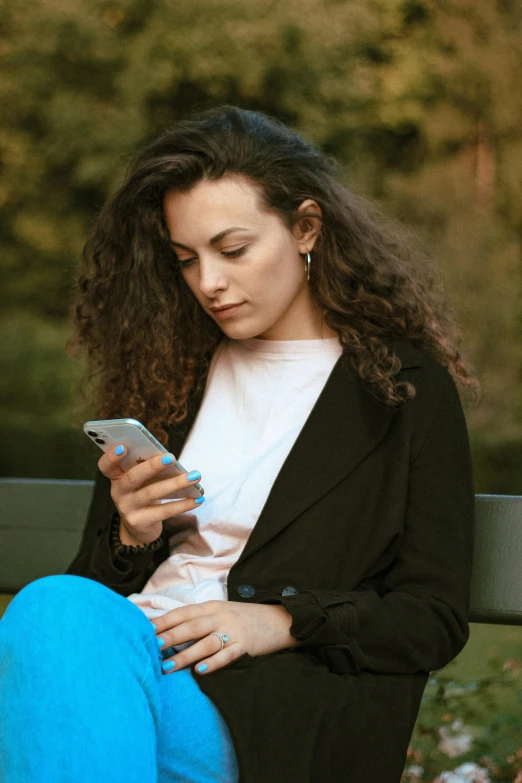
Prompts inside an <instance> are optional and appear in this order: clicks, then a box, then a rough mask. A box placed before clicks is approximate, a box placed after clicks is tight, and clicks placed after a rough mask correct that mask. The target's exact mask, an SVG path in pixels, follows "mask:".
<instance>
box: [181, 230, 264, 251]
mask: <svg viewBox="0 0 522 783" xmlns="http://www.w3.org/2000/svg"><path fill="white" fill-rule="evenodd" d="M248 230H249V229H248V228H240V227H239V226H234V227H233V228H226V229H225V230H224V231H220V232H219V234H216V236H215V237H212V239H211V240H210V244H211V245H217V243H218V242H219V240H220V239H223V237H226V236H227V234H231V233H232V231H248ZM170 244H171V245H176V247H182V248H183V250H192V248H191V247H187V246H186V245H182V244H181V242H175V241H174V240H173V239H171V240H170Z"/></svg>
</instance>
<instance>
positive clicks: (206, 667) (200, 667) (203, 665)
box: [198, 663, 208, 672]
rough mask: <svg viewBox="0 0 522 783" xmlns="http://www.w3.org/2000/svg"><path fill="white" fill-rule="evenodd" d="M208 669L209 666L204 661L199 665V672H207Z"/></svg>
mask: <svg viewBox="0 0 522 783" xmlns="http://www.w3.org/2000/svg"><path fill="white" fill-rule="evenodd" d="M207 669H208V666H207V664H206V663H202V664H201V666H198V672H206V670H207Z"/></svg>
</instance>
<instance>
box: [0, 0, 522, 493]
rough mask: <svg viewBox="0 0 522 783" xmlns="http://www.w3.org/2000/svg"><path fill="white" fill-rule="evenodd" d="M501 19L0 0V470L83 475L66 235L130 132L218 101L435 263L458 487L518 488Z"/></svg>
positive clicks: (152, 129)
mask: <svg viewBox="0 0 522 783" xmlns="http://www.w3.org/2000/svg"><path fill="white" fill-rule="evenodd" d="M521 23H522V6H521V5H520V3H518V2H516V0H483V1H482V2H481V3H479V4H477V3H476V2H475V0H351V1H350V2H349V3H348V2H341V1H340V0H314V1H313V2H312V0H299V2H297V1H296V0H288V2H286V3H276V2H274V1H273V0H272V1H270V0H241V1H239V0H191V2H190V3H189V2H183V3H182V2H179V1H178V2H167V1H166V0H148V1H147V2H145V0H89V1H87V0H70V2H68V3H63V2H61V0H35V2H34V3H32V4H31V6H30V8H28V6H27V4H26V3H22V2H21V0H3V2H2V16H1V19H0V101H1V105H2V109H3V115H4V122H3V124H2V126H1V128H0V204H1V206H2V212H1V217H0V232H1V238H0V242H1V247H0V252H1V256H0V258H1V279H0V312H1V315H0V357H1V363H2V372H1V373H0V376H1V377H0V389H1V399H0V414H1V415H2V420H3V422H4V426H6V427H7V433H8V442H9V449H8V451H6V452H5V453H4V454H3V457H2V464H1V467H0V473H3V474H4V475H19V476H20V475H26V476H33V475H37V476H41V477H44V476H56V477H71V478H72V477H87V476H90V475H92V470H91V469H90V468H88V469H87V468H86V466H87V465H88V464H90V462H89V460H94V462H96V460H97V458H98V455H97V454H93V453H92V447H90V446H89V444H83V437H84V436H83V434H82V433H81V431H80V429H79V424H80V423H81V421H82V420H83V418H82V416H80V413H79V412H78V411H76V412H75V411H74V410H73V405H74V402H75V400H74V399H73V397H74V384H75V382H76V381H77V380H78V378H79V377H80V376H79V373H80V368H79V367H77V366H76V365H73V363H72V362H70V361H69V360H68V359H66V358H65V354H64V344H65V341H66V339H67V336H68V330H69V326H68V313H69V308H70V303H71V296H72V288H73V281H74V274H75V267H76V263H77V259H78V256H79V253H80V250H81V246H82V243H83V241H84V237H85V234H86V231H87V230H88V227H89V225H90V223H91V221H92V219H93V217H94V216H95V215H96V213H97V212H98V211H99V209H100V208H101V205H102V204H103V202H104V200H105V199H106V197H107V196H108V195H109V194H110V193H111V192H112V191H113V190H114V188H115V187H116V186H117V185H118V183H119V182H120V180H121V177H122V174H123V172H124V170H125V167H126V165H127V163H128V160H129V158H130V156H131V155H132V154H133V153H134V152H135V151H136V150H137V149H138V148H139V147H140V145H142V144H143V142H144V141H146V140H147V139H149V138H150V137H151V136H152V135H153V134H155V133H156V132H157V131H159V130H161V129H162V128H163V127H164V126H165V125H166V124H168V123H170V122H172V121H174V120H176V119H177V118H180V117H182V116H184V115H185V114H186V113H187V111H190V110H192V109H194V108H198V109H203V108H207V107H210V106H214V105H219V104H221V103H223V102H228V103H234V104H237V105H240V106H242V107H244V108H250V109H255V110H261V111H265V112H267V113H269V114H272V115H275V116H277V117H279V118H280V119H282V120H283V121H285V122H287V123H289V124H290V125H292V126H293V127H294V128H296V129H297V130H298V131H299V132H301V133H302V134H303V135H304V136H305V137H307V138H309V139H310V140H312V141H314V142H315V143H317V144H318V145H320V146H321V147H322V149H324V150H325V151H326V152H328V153H329V154H333V155H335V156H337V157H338V158H339V159H340V160H341V161H342V162H343V164H344V176H345V179H346V181H347V182H348V183H349V184H351V185H352V186H353V187H355V189H356V190H358V191H359V192H362V193H363V194H365V195H368V196H370V197H372V198H376V199H378V200H379V201H380V202H381V204H382V208H383V211H385V212H386V213H387V214H389V215H391V216H395V217H396V218H398V219H399V220H401V221H402V222H403V223H404V224H406V226H408V227H410V228H411V229H412V230H413V232H414V233H415V234H416V235H417V236H418V237H419V243H420V245H421V246H422V247H423V248H424V249H429V254H430V255H432V256H434V257H436V258H437V259H438V261H439V262H440V267H441V275H442V278H443V280H444V285H445V289H446V292H447V295H448V298H449V300H450V302H451V304H452V306H453V308H454V311H455V313H456V315H457V317H458V320H459V321H460V323H461V324H462V327H463V332H464V350H465V351H466V353H467V354H468V355H469V358H470V359H471V361H472V362H473V364H474V365H475V367H476V369H477V371H478V373H479V377H480V380H481V382H482V386H483V399H482V402H481V404H480V406H478V407H476V408H473V409H470V410H467V411H466V414H467V417H468V424H469V426H470V430H471V432H472V435H473V449H474V454H475V455H476V460H477V469H478V472H479V475H478V477H477V478H478V481H477V485H478V487H480V488H478V489H477V491H483V492H489V491H499V490H498V488H503V489H502V491H505V492H508V493H520V492H521V489H520V480H519V478H518V476H520V475H522V470H521V468H522V455H521V451H522V446H521V442H522V394H521V387H522V341H521V339H520V337H521V333H522V305H521V297H520V293H521V280H522V206H521V205H522V178H521V174H520V172H521V170H522V166H521V164H522V121H521V120H522V82H521V80H520V78H519V74H520V72H522V71H521V60H522V24H521ZM4 368H5V369H4ZM85 415H86V417H89V416H90V412H89V411H85ZM78 433H80V434H78ZM86 470H87V472H86Z"/></svg>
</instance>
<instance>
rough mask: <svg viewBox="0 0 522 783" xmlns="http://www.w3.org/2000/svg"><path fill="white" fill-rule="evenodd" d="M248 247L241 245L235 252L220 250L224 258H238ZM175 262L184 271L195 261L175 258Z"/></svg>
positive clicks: (193, 259)
mask: <svg viewBox="0 0 522 783" xmlns="http://www.w3.org/2000/svg"><path fill="white" fill-rule="evenodd" d="M247 247H248V245H243V247H238V249H237V250H222V251H221V252H222V254H223V255H224V256H227V258H238V256H242V255H243V253H244V252H245V250H246V249H247ZM176 260H177V262H178V265H179V266H180V267H182V268H183V269H186V268H187V267H189V266H190V265H191V264H192V263H193V262H194V261H196V260H197V259H195V258H185V259H180V258H178V257H177V256H176Z"/></svg>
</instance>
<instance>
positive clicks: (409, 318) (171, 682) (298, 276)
mask: <svg viewBox="0 0 522 783" xmlns="http://www.w3.org/2000/svg"><path fill="white" fill-rule="evenodd" d="M232 305H233V306H234V307H231V306H232ZM228 307H230V309H229V310H228V311H227V310H226V309H224V310H223V312H220V309H222V308H228ZM74 322H75V327H76V332H75V337H74V340H73V343H72V345H73V347H74V346H80V347H81V348H83V349H85V351H86V352H87V356H88V359H89V362H90V368H91V372H92V377H93V378H94V380H95V382H96V387H95V388H96V391H97V395H98V397H97V400H98V402H97V415H98V418H121V417H133V418H137V419H139V420H141V421H142V422H143V423H144V424H145V425H146V426H147V427H148V428H149V429H150V430H152V431H153V432H154V433H155V434H156V436H157V437H158V438H159V439H160V440H161V441H162V442H163V443H164V444H165V445H166V446H167V447H168V449H169V452H170V456H169V458H168V459H167V460H163V459H162V458H160V457H157V458H154V459H151V460H147V461H146V462H144V463H142V464H139V465H135V466H134V467H133V468H131V469H130V470H129V471H128V472H127V473H123V471H122V470H121V468H120V467H119V462H120V461H121V459H122V458H123V456H124V454H125V453H126V450H125V447H124V445H123V444H120V445H119V447H118V448H117V449H113V450H112V451H111V452H107V453H106V454H104V455H103V456H102V457H101V459H100V461H99V463H98V466H99V473H98V476H97V479H96V485H95V490H94V495H93V500H92V504H91V508H90V512H89V516H88V519H87V523H86V526H85V530H84V535H83V540H82V542H81V546H80V549H79V551H78V554H77V556H76V558H75V559H74V561H73V562H72V563H71V565H70V566H69V568H68V569H67V572H66V575H57V576H53V577H47V578H45V579H40V580H36V581H35V582H33V583H31V584H30V585H28V586H27V587H26V588H24V590H22V591H21V592H20V593H19V594H18V595H17V596H16V597H15V598H14V600H13V601H12V602H11V604H10V605H9V607H8V610H7V612H6V614H5V616H4V619H3V621H2V623H1V624H0V628H2V629H3V631H4V633H3V636H2V644H3V645H4V648H5V649H6V650H7V652H8V655H6V654H5V649H4V653H3V659H4V661H5V660H7V661H8V663H7V665H5V664H4V686H3V690H4V696H5V698H4V705H5V706H4V710H7V711H9V714H10V715H11V716H16V720H14V719H12V720H11V721H10V722H8V725H9V729H8V731H7V732H6V733H5V734H4V736H5V739H4V743H3V746H2V747H1V750H2V753H1V754H0V758H3V759H4V762H3V763H4V767H5V769H4V777H3V779H4V780H5V781H7V783H14V782H15V781H16V783H18V781H21V780H29V779H38V780H40V781H50V780H53V781H57V780H64V781H65V780H67V781H82V783H83V781H90V780H97V781H100V780H107V781H108V780H111V781H115V780H120V779H121V780H122V781H123V780H125V781H126V783H128V782H129V781H134V780H135V781H140V783H142V782H143V783H144V781H156V780H158V781H160V782H162V781H167V780H176V781H178V780H186V781H205V782H207V781H239V782H240V783H261V782H262V783H266V781H270V782H271V783H278V782H279V781H280V782H281V783H306V781H309V782H310V783H319V782H320V783H326V782H327V781H329V782H331V783H337V782H339V783H340V782H341V781H343V782H346V783H373V782H374V781H375V783H377V782H379V783H382V781H387V783H392V782H393V781H399V780H400V778H401V773H402V770H403V766H404V761H405V757H406V751H407V748H408V743H409V740H410V737H411V734H412V731H413V727H414V724H415V720H416V717H417V714H418V710H419V705H420V701H421V696H422V693H423V690H424V687H425V684H426V681H427V679H428V675H429V672H430V671H432V670H434V669H438V668H440V667H443V666H445V665H446V664H447V663H448V662H449V661H451V660H452V659H453V658H454V657H455V656H456V655H457V653H459V651H460V650H462V648H463V647H464V645H465V643H466V640H467V638H468V601H469V584H470V570H471V558H472V535H473V523H474V487H473V475H472V462H471V456H470V449H469V441H468V434H467V428H466V423H465V419H464V414H463V410H462V407H461V403H460V399H459V394H458V392H457V386H456V384H459V385H460V386H461V387H462V388H466V387H468V388H472V389H477V388H478V383H477V381H476V379H475V378H474V377H473V374H472V371H471V369H470V367H469V365H468V364H467V363H466V361H465V360H464V359H463V357H462V355H461V353H460V352H459V350H458V347H457V344H458V340H459V339H460V338H459V333H458V329H457V327H456V326H455V324H454V322H453V320H452V318H451V316H450V314H449V313H448V310H447V308H446V307H445V305H444V304H443V302H442V299H441V298H440V296H438V295H436V293H435V292H434V290H433V286H432V284H431V283H430V282H429V280H427V279H426V271H425V269H423V268H421V266H420V265H419V264H418V263H416V261H415V259H413V258H412V257H410V256H408V254H407V253H406V251H405V250H404V248H401V246H400V245H399V244H398V243H397V241H396V240H395V239H393V237H392V236H391V235H390V234H389V233H386V231H384V232H383V230H381V229H380V228H378V226H377V223H376V221H375V219H374V218H373V217H371V216H370V214H369V209H368V207H367V206H364V205H363V204H362V203H361V202H360V201H359V200H358V199H356V198H355V197H354V196H353V195H352V194H351V193H350V191H349V190H348V189H347V188H346V187H345V186H344V185H343V184H342V183H341V182H340V179H339V169H338V166H337V164H336V163H335V162H334V161H333V160H331V159H329V158H327V157H325V156H324V155H322V154H321V153H320V152H318V151H317V150H315V149H314V148H313V147H312V146H311V145H310V144H308V143H306V142H305V141H303V140H302V139H301V138H299V137H298V136H297V135H296V134H295V133H293V132H292V131H291V130H290V129H288V128H287V127H285V126H284V125H282V124H281V123H279V122H277V121H275V120H273V119H270V118H268V117H266V116H264V115H262V114H258V113H253V112H248V111H243V110H241V109H238V108H235V107H223V108H221V109H216V110H212V111H209V112H205V113H203V114H201V115H199V116H198V117H196V118H194V119H191V120H188V121H185V122H179V123H176V124H175V125H173V126H172V127H170V128H169V129H168V130H167V131H166V132H165V133H164V134H163V135H162V136H160V137H159V138H158V139H156V140H154V141H153V142H152V143H151V144H150V145H149V146H148V147H147V148H146V149H145V150H144V151H143V152H142V153H141V154H140V155H138V156H137V158H136V159H135V160H134V162H133V164H132V166H131V168H130V171H129V173H128V176H127V179H126V181H125V182H124V184H123V185H122V186H121V187H120V189H119V190H118V191H117V193H116V194H115V195H114V196H113V197H112V198H111V199H110V200H109V201H108V203H107V204H106V206H105V208H104V209H103V211H102V213H101V215H100V216H99V218H98V220H97V221H96V223H95V226H94V229H93V231H92V234H91V236H90V238H89V239H88V242H87V244H86V248H85V251H84V254H83V262H82V269H81V273H80V278H79V292H78V295H77V303H76V308H75V321H74ZM174 457H175V458H177V459H179V460H180V461H181V462H182V463H183V464H184V465H186V466H187V468H190V472H188V473H186V474H183V475H182V476H180V477H178V478H176V479H162V470H164V469H165V463H166V462H168V461H169V459H170V461H172V459H173V458H174ZM193 467H195V468H197V470H195V471H193V470H192V468H193ZM151 478H153V479H154V480H155V481H156V483H153V484H151V485H150V484H148V483H147V485H146V486H145V485H144V482H146V481H147V482H148V480H149V479H151ZM199 481H201V483H203V484H204V486H205V488H206V491H207V495H206V502H205V503H203V504H199V505H197V504H196V502H195V501H194V500H193V499H186V500H178V501H174V502H171V503H164V504H159V503H158V502H157V501H158V500H160V499H161V498H165V497H169V493H171V492H172V490H174V489H180V488H182V487H186V486H189V485H190V484H191V483H196V482H199ZM149 621H150V622H149ZM22 628H23V634H24V636H23V637H22ZM28 636H29V637H30V638H29V639H28ZM28 646H29V652H30V658H31V659H32V661H31V660H29V661H28V658H27V652H28V649H27V648H28ZM158 651H159V652H158ZM160 663H162V664H163V665H162V666H160ZM28 664H29V665H28ZM28 736H29V737H31V738H32V742H30V743H27V737H28ZM2 754H3V755H2ZM37 773H38V774H37ZM35 775H36V777H35ZM38 775H39V776H38ZM156 776H157V777H156Z"/></svg>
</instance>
